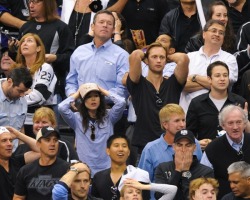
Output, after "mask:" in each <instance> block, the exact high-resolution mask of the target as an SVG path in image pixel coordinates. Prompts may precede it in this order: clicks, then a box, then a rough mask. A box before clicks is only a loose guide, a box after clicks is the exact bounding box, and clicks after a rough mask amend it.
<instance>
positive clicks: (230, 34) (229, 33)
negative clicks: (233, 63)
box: [207, 1, 236, 53]
mask: <svg viewBox="0 0 250 200" xmlns="http://www.w3.org/2000/svg"><path fill="white" fill-rule="evenodd" d="M214 6H224V7H225V8H226V9H227V13H228V8H227V6H226V5H225V3H224V2H223V1H214V2H213V3H212V4H211V5H210V6H209V9H208V13H207V20H209V19H212V15H213V13H214ZM235 42H236V38H235V34H234V31H233V26H232V23H231V20H230V18H229V16H228V22H227V26H226V31H225V36H224V42H223V44H222V47H221V48H222V50H224V51H227V52H230V53H234V52H235V47H236V46H235Z"/></svg>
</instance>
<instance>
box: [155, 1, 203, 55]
mask: <svg viewBox="0 0 250 200" xmlns="http://www.w3.org/2000/svg"><path fill="white" fill-rule="evenodd" d="M180 3H181V5H180V6H179V7H177V8H175V9H173V10H171V11H169V12H168V13H167V14H166V15H165V16H164V17H163V19H162V21H161V26H160V34H162V33H167V34H170V35H172V36H173V37H174V38H175V40H176V52H185V47H186V44H187V42H188V40H189V39H190V38H191V37H192V36H194V35H195V34H197V33H198V32H199V31H200V29H201V24H200V20H199V17H198V13H197V9H196V3H195V0H180Z"/></svg>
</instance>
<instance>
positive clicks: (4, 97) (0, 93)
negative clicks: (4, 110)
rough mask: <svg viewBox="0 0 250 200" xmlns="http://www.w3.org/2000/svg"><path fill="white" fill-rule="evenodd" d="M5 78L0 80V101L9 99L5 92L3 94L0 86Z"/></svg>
mask: <svg viewBox="0 0 250 200" xmlns="http://www.w3.org/2000/svg"><path fill="white" fill-rule="evenodd" d="M6 80H7V79H6V78H4V79H1V80H0V101H1V102H4V101H10V100H9V99H8V98H7V97H6V96H5V94H4V92H3V88H2V83H3V81H6Z"/></svg>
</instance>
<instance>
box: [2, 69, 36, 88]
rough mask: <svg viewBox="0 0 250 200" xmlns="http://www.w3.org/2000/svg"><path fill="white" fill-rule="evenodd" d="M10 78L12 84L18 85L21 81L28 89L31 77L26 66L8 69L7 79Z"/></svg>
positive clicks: (31, 80) (30, 84)
mask: <svg viewBox="0 0 250 200" xmlns="http://www.w3.org/2000/svg"><path fill="white" fill-rule="evenodd" d="M9 78H11V79H12V82H13V87H14V86H19V85H20V84H21V83H23V84H24V86H25V87H26V88H27V89H28V88H30V87H31V86H32V82H33V78H32V75H31V73H30V71H29V70H28V69H27V68H26V67H18V68H14V69H12V70H11V71H10V73H9V75H8V77H7V79H9Z"/></svg>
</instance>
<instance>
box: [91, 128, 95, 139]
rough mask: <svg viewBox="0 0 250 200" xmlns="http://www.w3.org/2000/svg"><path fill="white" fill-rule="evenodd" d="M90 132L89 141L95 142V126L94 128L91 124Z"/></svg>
mask: <svg viewBox="0 0 250 200" xmlns="http://www.w3.org/2000/svg"><path fill="white" fill-rule="evenodd" d="M90 130H91V135H90V139H91V140H92V141H94V140H95V126H94V125H93V124H91V126H90Z"/></svg>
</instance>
